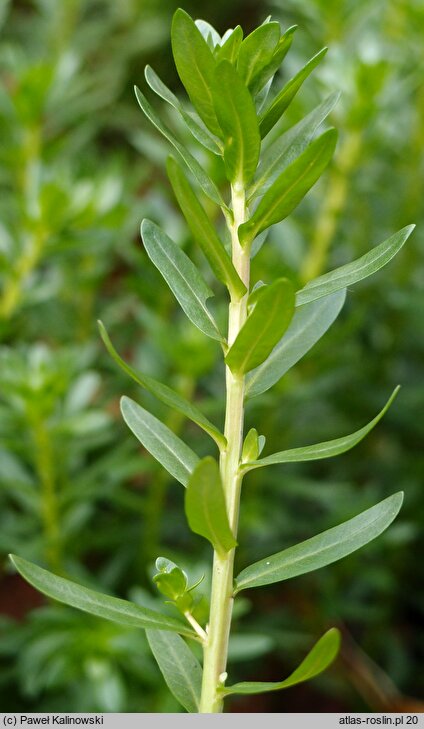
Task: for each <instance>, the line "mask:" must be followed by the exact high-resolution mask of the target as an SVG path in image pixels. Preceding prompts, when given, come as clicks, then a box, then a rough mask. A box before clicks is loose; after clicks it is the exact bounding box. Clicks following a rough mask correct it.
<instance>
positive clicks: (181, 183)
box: [167, 157, 246, 296]
mask: <svg viewBox="0 0 424 729" xmlns="http://www.w3.org/2000/svg"><path fill="white" fill-rule="evenodd" d="M167 171H168V176H169V179H170V181H171V185H172V189H173V190H174V193H175V197H176V198H177V200H178V204H179V206H180V208H181V210H182V212H183V215H184V217H185V219H186V221H187V223H188V226H189V228H190V230H191V232H192V234H193V237H194V239H195V241H196V243H198V245H199V246H200V248H201V249H202V251H203V253H204V254H205V256H206V258H207V259H208V261H209V264H210V266H211V268H212V270H213V272H214V273H215V276H216V277H217V278H218V279H219V280H220V281H222V282H223V283H224V284H225V285H226V286H227V287H228V289H229V290H230V291H231V292H232V293H233V294H237V295H240V296H243V294H244V293H245V291H246V287H245V285H244V283H243V282H242V280H241V279H240V277H239V275H238V273H237V271H236V269H235V268H234V266H233V263H232V261H231V258H230V256H229V255H228V253H227V251H226V250H225V248H224V245H223V243H221V241H220V239H219V238H218V236H217V234H216V232H215V228H214V227H213V225H212V223H211V221H210V220H209V218H208V216H207V215H206V212H205V210H204V208H203V207H202V205H201V203H200V202H199V200H198V198H197V195H196V194H195V193H194V191H193V190H192V188H191V186H190V184H189V182H188V180H187V179H186V177H185V175H184V173H183V171H182V169H181V167H180V165H179V164H178V163H177V162H176V161H175V159H174V158H173V157H169V159H168V164H167Z"/></svg>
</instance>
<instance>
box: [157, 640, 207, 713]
mask: <svg viewBox="0 0 424 729" xmlns="http://www.w3.org/2000/svg"><path fill="white" fill-rule="evenodd" d="M146 637H147V640H148V642H149V646H150V649H151V651H152V653H153V655H154V657H155V659H156V661H157V664H158V666H159V668H160V670H161V673H162V675H163V677H164V679H165V682H166V685H167V686H168V688H169V690H170V691H171V693H172V694H173V695H174V696H175V698H176V699H177V701H179V702H180V704H181V705H182V706H183V707H184V709H186V711H188V712H189V713H190V714H196V713H197V712H198V711H199V702H200V692H201V688H202V668H201V666H200V663H199V661H198V660H197V658H196V657H195V656H194V655H193V653H192V652H191V650H190V648H189V647H188V645H187V644H186V642H185V641H184V640H183V639H182V638H180V636H179V635H172V634H171V633H165V632H163V631H162V630H147V631H146Z"/></svg>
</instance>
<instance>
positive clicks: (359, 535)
mask: <svg viewBox="0 0 424 729" xmlns="http://www.w3.org/2000/svg"><path fill="white" fill-rule="evenodd" d="M402 501H403V492H402V491H399V492H398V493H396V494H393V495H392V496H389V498H387V499H384V501H380V502H379V503H378V504H376V505H375V506H372V507H371V509H367V510H366V511H363V512H362V513H361V514H359V515H358V516H355V517H354V518H353V519H349V521H345V522H343V524H340V525H339V526H336V527H333V528H332V529H327V531H325V532H322V534H318V535H317V536H315V537H312V538H311V539H307V540H306V541H305V542H301V543H300V544H296V545H295V546H294V547H289V549H285V550H283V551H282V552H278V553H277V554H273V555H271V556H270V557H267V558H266V559H262V560H260V562H256V563H255V564H252V565H250V567H247V568H246V569H245V570H243V571H242V572H240V574H239V576H238V577H237V580H236V589H235V593H238V592H240V591H241V590H246V589H247V588H249V587H260V586H261V585H271V584H273V583H274V582H282V581H283V580H288V579H290V578H292V577H297V576H298V575H303V574H306V573H307V572H313V571H314V570H317V569H320V568H321V567H325V566H326V565H328V564H332V563H333V562H337V560H339V559H342V558H343V557H346V556H347V555H348V554H351V553H352V552H355V551H356V550H357V549H360V547H363V546H364V545H365V544H368V542H371V540H372V539H375V538H376V537H378V536H379V535H380V534H381V533H382V532H384V530H385V529H387V527H388V526H389V525H390V524H391V523H392V521H393V519H394V518H395V517H396V516H397V514H398V512H399V510H400V507H401V506H402Z"/></svg>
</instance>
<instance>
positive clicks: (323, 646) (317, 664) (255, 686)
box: [180, 628, 340, 696]
mask: <svg viewBox="0 0 424 729" xmlns="http://www.w3.org/2000/svg"><path fill="white" fill-rule="evenodd" d="M180 640H182V638H180ZM339 647H340V633H339V631H338V630H337V628H330V630H328V631H327V632H326V633H324V635H323V636H322V638H320V639H319V641H318V643H316V644H315V645H314V647H313V648H312V650H311V651H310V652H309V653H308V655H307V656H306V658H305V659H304V660H303V661H302V663H301V664H300V666H298V667H297V668H296V670H295V671H293V673H291V674H290V676H289V677H288V678H286V679H284V681H279V682H278V683H271V682H269V681H266V682H256V681H243V682H242V683H236V684H234V686H226V687H225V688H223V689H220V693H221V694H224V696H229V695H230V694H245V695H246V694H247V695H248V694H262V693H266V692H268V691H279V690H280V689H285V688H289V687H290V686H295V685H296V684H298V683H303V682H304V681H308V680H309V679H311V678H315V676H318V675H319V674H320V673H322V672H323V671H325V669H326V668H328V666H329V665H330V664H331V663H332V662H333V661H334V659H335V657H336V656H337V653H338V652H339Z"/></svg>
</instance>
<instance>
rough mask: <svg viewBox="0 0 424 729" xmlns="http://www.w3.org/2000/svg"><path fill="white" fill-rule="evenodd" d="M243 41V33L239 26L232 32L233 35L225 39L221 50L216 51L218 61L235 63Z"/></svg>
mask: <svg viewBox="0 0 424 729" xmlns="http://www.w3.org/2000/svg"><path fill="white" fill-rule="evenodd" d="M242 40H243V31H242V29H241V27H240V26H239V25H237V27H236V28H234V30H233V31H232V33H231V34H230V35H229V36H228V38H226V39H225V42H224V43H223V44H222V46H221V48H218V49H217V50H216V60H217V61H229V62H230V63H233V64H234V63H235V62H236V60H237V56H238V52H239V48H240V44H241V42H242Z"/></svg>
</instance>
